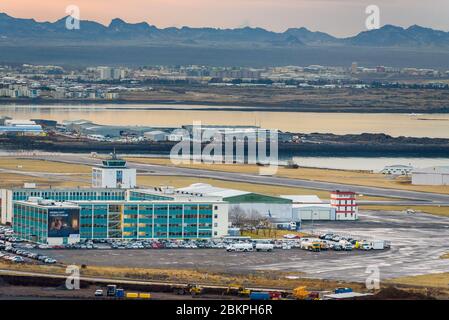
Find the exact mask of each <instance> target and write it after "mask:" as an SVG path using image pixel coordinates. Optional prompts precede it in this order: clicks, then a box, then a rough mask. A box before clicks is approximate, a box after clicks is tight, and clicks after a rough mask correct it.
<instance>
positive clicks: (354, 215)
mask: <svg viewBox="0 0 449 320" xmlns="http://www.w3.org/2000/svg"><path fill="white" fill-rule="evenodd" d="M331 207H334V208H335V220H357V219H358V213H359V207H358V206H357V203H356V194H355V192H351V191H339V190H337V191H333V192H331Z"/></svg>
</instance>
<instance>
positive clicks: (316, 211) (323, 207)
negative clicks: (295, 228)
mask: <svg viewBox="0 0 449 320" xmlns="http://www.w3.org/2000/svg"><path fill="white" fill-rule="evenodd" d="M281 198H285V199H290V200H292V202H293V204H292V221H309V220H311V221H322V220H332V221H333V220H336V208H335V207H333V206H331V205H330V204H329V203H323V201H322V200H321V199H320V198H319V197H317V196H315V195H310V196H302V195H293V196H292V195H282V196H281Z"/></svg>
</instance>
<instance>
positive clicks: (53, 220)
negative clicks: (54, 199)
mask: <svg viewBox="0 0 449 320" xmlns="http://www.w3.org/2000/svg"><path fill="white" fill-rule="evenodd" d="M79 219H80V210H79V209H77V208H54V209H53V208H52V209H49V210H48V237H49V238H66V237H77V236H78V235H79V233H80V229H79Z"/></svg>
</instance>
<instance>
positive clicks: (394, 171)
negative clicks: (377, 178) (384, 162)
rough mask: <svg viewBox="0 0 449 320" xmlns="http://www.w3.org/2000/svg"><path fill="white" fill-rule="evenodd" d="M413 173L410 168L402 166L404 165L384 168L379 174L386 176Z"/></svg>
mask: <svg viewBox="0 0 449 320" xmlns="http://www.w3.org/2000/svg"><path fill="white" fill-rule="evenodd" d="M412 171H413V167H412V166H404V165H393V166H386V167H385V168H383V170H382V171H380V173H383V174H388V175H408V174H410V173H411V172H412Z"/></svg>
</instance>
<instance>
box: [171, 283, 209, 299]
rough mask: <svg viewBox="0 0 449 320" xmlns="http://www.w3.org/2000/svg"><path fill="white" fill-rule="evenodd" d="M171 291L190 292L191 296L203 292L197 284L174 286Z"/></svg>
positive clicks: (184, 293)
mask: <svg viewBox="0 0 449 320" xmlns="http://www.w3.org/2000/svg"><path fill="white" fill-rule="evenodd" d="M173 291H174V292H175V293H176V294H178V295H186V294H191V295H192V296H196V295H199V294H201V293H202V292H203V288H201V287H200V286H197V285H193V284H188V285H186V286H182V287H175V288H173Z"/></svg>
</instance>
